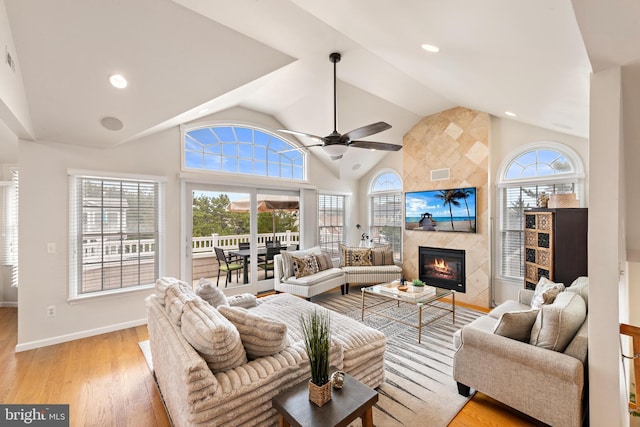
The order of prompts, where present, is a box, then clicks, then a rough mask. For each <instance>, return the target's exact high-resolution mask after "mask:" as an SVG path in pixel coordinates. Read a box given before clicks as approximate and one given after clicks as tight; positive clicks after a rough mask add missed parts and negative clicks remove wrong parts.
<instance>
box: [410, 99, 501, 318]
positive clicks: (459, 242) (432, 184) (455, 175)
mask: <svg viewBox="0 0 640 427" xmlns="http://www.w3.org/2000/svg"><path fill="white" fill-rule="evenodd" d="M489 123H490V122H489V114H487V113H484V112H481V111H475V110H471V109H469V108H464V107H456V108H452V109H450V110H446V111H442V112H440V113H438V114H434V115H432V116H428V117H425V118H423V119H422V120H420V122H418V123H417V124H416V125H415V126H414V127H413V128H412V129H411V130H410V131H409V132H408V133H407V134H406V135H405V136H404V140H403V149H402V151H403V185H404V191H421V190H439V189H443V190H444V189H447V188H458V187H476V188H477V196H478V198H477V214H476V221H477V232H476V233H475V234H472V233H448V232H430V231H408V230H404V232H403V233H404V234H403V239H404V249H403V250H404V253H403V270H404V274H405V277H407V279H413V278H416V277H417V276H418V247H419V246H433V247H441V248H451V249H464V250H465V251H466V273H467V280H466V285H467V292H466V293H465V294H462V293H458V294H456V300H458V301H463V302H467V303H469V304H474V305H478V306H482V307H489V281H490V277H491V257H490V239H489V211H488V206H489V201H488V196H489V175H488V171H489ZM445 168H449V169H450V178H449V179H445V180H439V181H431V171H432V170H437V169H445Z"/></svg>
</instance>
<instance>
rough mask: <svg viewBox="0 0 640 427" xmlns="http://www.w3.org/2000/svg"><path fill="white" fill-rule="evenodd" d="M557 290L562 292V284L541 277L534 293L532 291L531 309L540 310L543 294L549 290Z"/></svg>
mask: <svg viewBox="0 0 640 427" xmlns="http://www.w3.org/2000/svg"><path fill="white" fill-rule="evenodd" d="M552 288H557V289H559V290H560V292H562V291H564V284H563V283H554V282H552V281H551V280H549V279H547V278H546V277H541V278H540V280H539V281H538V284H537V285H536V289H535V291H533V298H531V308H534V309H535V308H540V306H542V305H543V304H544V296H543V294H544V293H545V292H546V291H548V290H549V289H552Z"/></svg>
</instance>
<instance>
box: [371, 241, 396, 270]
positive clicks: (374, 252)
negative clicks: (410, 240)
mask: <svg viewBox="0 0 640 427" xmlns="http://www.w3.org/2000/svg"><path fill="white" fill-rule="evenodd" d="M371 264H373V265H393V251H392V250H391V243H387V244H386V245H382V246H378V247H375V248H372V249H371Z"/></svg>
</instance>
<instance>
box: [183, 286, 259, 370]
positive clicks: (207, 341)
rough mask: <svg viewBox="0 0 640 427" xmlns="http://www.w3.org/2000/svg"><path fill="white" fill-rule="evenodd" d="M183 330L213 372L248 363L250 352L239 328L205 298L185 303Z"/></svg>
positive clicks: (186, 337) (188, 340)
mask: <svg viewBox="0 0 640 427" xmlns="http://www.w3.org/2000/svg"><path fill="white" fill-rule="evenodd" d="M222 307H224V306H221V308H222ZM181 331H182V335H183V336H184V337H185V339H186V340H187V342H188V343H189V344H191V346H192V347H193V348H194V349H195V350H196V351H197V352H198V353H199V354H200V355H201V356H202V358H203V359H204V360H205V361H206V362H207V365H209V368H211V371H213V373H217V372H224V371H227V370H229V369H233V368H237V367H238V366H240V365H243V364H245V363H247V354H246V352H245V350H244V347H243V346H242V341H241V340H240V333H239V332H238V330H237V329H236V328H235V326H233V324H232V323H231V322H230V321H229V320H227V318H226V317H224V316H223V315H222V314H220V313H219V312H218V310H216V309H214V308H213V307H211V305H209V304H208V303H207V302H206V301H204V300H203V299H201V298H197V299H194V300H191V301H188V302H186V303H185V305H184V312H183V314H182V327H181Z"/></svg>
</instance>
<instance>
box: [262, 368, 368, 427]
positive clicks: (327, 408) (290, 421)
mask: <svg viewBox="0 0 640 427" xmlns="http://www.w3.org/2000/svg"><path fill="white" fill-rule="evenodd" d="M307 383H308V381H303V382H301V383H300V384H298V385H296V386H294V387H292V388H290V389H289V390H286V391H283V392H282V393H280V394H278V395H277V396H276V397H274V398H273V400H272V403H273V407H274V408H275V409H276V410H277V411H278V413H279V414H280V415H279V417H278V425H279V426H280V427H289V426H296V427H313V426H318V427H329V426H334V427H342V426H347V425H348V424H349V423H350V422H351V421H353V420H355V419H356V418H358V417H360V418H361V419H362V426H363V427H373V405H374V404H375V403H376V402H377V401H378V392H377V391H375V390H373V389H372V388H370V387H367V386H366V385H364V384H362V383H361V382H360V381H358V380H356V379H355V378H353V377H352V376H351V375H349V374H345V376H344V387H343V388H341V389H335V388H334V389H333V390H331V400H330V401H329V402H328V403H326V404H325V405H324V406H322V407H318V406H316V405H315V404H314V403H312V402H311V401H309V386H308V384H307Z"/></svg>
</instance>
